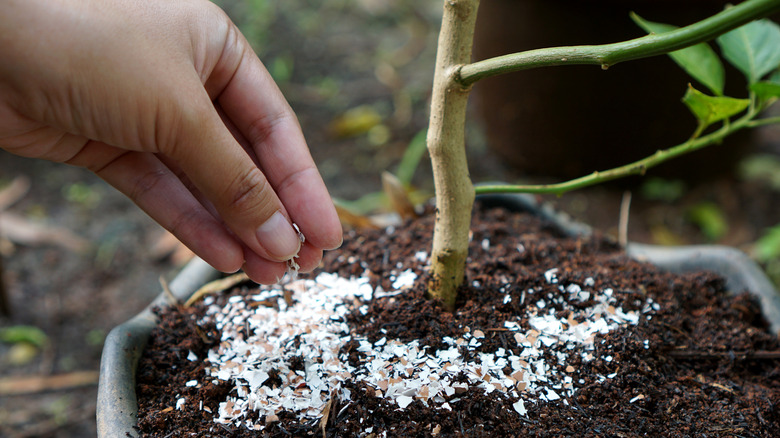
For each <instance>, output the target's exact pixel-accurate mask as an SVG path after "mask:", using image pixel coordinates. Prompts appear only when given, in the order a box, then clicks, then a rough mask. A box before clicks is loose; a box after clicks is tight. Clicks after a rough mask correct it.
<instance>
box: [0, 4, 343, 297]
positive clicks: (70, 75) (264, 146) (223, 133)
mask: <svg viewBox="0 0 780 438" xmlns="http://www.w3.org/2000/svg"><path fill="white" fill-rule="evenodd" d="M0 10H2V11H3V12H2V14H0V60H1V61H0V147H2V148H3V149H5V150H7V151H9V152H11V153H14V154H18V155H22V156H26V157H34V158H42V159H46V160H51V161H56V162H62V163H67V164H71V165H75V166H81V167H85V168H87V169H89V170H91V171H93V172H95V173H96V174H97V175H98V176H100V177H101V178H103V179H104V180H105V181H107V182H108V183H109V184H111V185H113V186H114V187H116V188H117V189H118V190H120V191H121V192H122V193H124V194H125V195H127V196H128V197H129V198H131V199H132V200H133V201H134V202H135V203H136V204H137V205H138V206H140V207H141V208H142V209H143V210H145V211H146V212H147V213H148V214H149V215H150V216H151V217H152V218H153V219H155V220H156V221H157V222H159V223H160V224H161V225H162V226H164V227H165V228H167V229H168V230H170V231H171V232H172V233H173V234H174V235H176V236H177V237H178V238H179V240H181V241H182V242H183V243H184V244H186V245H187V246H188V247H189V248H191V249H192V250H193V251H194V252H195V253H196V254H198V255H199V256H200V257H201V258H203V259H204V260H205V261H206V262H208V263H210V264H211V265H212V266H214V267H215V268H217V269H219V270H221V271H225V272H234V271H237V270H239V269H241V268H243V269H244V270H245V271H246V273H247V274H248V275H249V277H250V278H251V279H253V280H255V281H257V282H259V283H272V282H275V281H277V280H278V279H279V278H281V277H282V276H283V274H284V272H285V271H286V269H287V260H289V259H291V258H292V257H293V256H297V257H298V258H296V259H295V260H296V261H297V263H298V264H299V265H300V267H301V271H309V270H311V269H313V268H314V267H315V266H316V265H317V264H318V263H319V262H320V260H321V257H322V251H323V250H327V249H333V248H336V247H338V246H339V245H340V244H341V239H342V236H341V226H340V224H339V221H338V217H337V215H336V212H335V209H334V207H333V204H332V202H331V199H330V196H329V195H328V191H327V189H326V187H325V185H324V184H323V181H322V178H321V177H320V174H319V172H318V171H317V169H316V167H315V164H314V162H313V160H312V158H311V155H310V153H309V150H308V147H307V145H306V142H305V140H304V137H303V134H302V132H301V129H300V126H299V124H298V121H297V118H296V117H295V114H294V113H293V111H292V109H291V108H290V106H289V104H288V103H287V101H286V100H285V99H284V97H283V96H282V94H281V92H280V91H279V89H278V87H277V86H276V84H275V83H274V82H273V80H272V79H271V77H270V76H269V74H268V72H267V71H266V69H265V68H264V67H263V65H262V63H261V61H260V60H259V59H258V58H257V56H256V55H255V53H254V52H253V51H252V49H251V47H250V46H249V44H248V43H247V42H246V40H245V39H244V37H243V36H242V35H241V33H240V32H239V31H238V29H237V28H236V27H235V25H234V24H233V23H232V22H231V21H230V20H229V19H228V18H227V16H226V15H225V14H224V13H223V12H222V11H221V10H220V9H219V8H218V7H217V6H215V5H213V4H212V3H210V2H208V1H207V0H108V1H107V0H0ZM292 223H295V224H297V226H298V227H299V228H300V230H301V232H302V233H303V235H304V236H305V237H306V240H305V243H303V244H301V242H300V240H299V238H298V234H297V232H296V231H295V230H294V229H293V227H292Z"/></svg>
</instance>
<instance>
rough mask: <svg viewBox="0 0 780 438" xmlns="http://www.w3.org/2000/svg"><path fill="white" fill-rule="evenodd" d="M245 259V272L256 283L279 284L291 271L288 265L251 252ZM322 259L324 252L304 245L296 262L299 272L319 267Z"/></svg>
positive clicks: (248, 252) (246, 253)
mask: <svg viewBox="0 0 780 438" xmlns="http://www.w3.org/2000/svg"><path fill="white" fill-rule="evenodd" d="M245 257H246V263H245V264H244V272H246V274H247V275H248V276H249V278H250V279H251V280H252V281H254V282H256V283H260V284H272V283H277V282H278V281H279V280H281V279H282V277H283V276H284V274H285V273H286V272H288V269H289V267H288V264H287V263H280V262H272V261H270V260H268V259H264V258H262V257H260V256H258V255H257V254H255V253H254V252H252V251H249V250H247V251H246V252H245ZM321 259H322V250H320V249H318V248H314V247H312V246H311V245H306V244H304V245H302V246H301V251H300V253H299V255H298V257H296V258H295V259H294V261H295V263H297V264H298V266H299V267H300V268H299V272H310V271H312V270H313V269H314V268H316V267H317V265H319V263H320V260H321Z"/></svg>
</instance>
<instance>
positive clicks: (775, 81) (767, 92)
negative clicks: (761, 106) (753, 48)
mask: <svg viewBox="0 0 780 438" xmlns="http://www.w3.org/2000/svg"><path fill="white" fill-rule="evenodd" d="M750 91H752V92H754V93H756V96H757V97H758V98H759V99H761V100H764V101H766V100H769V99H772V98H780V70H775V72H774V73H773V74H772V75H771V76H770V77H769V78H767V79H766V80H764V81H760V82H756V83H755V84H752V85H750Z"/></svg>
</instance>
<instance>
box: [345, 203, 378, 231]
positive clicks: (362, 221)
mask: <svg viewBox="0 0 780 438" xmlns="http://www.w3.org/2000/svg"><path fill="white" fill-rule="evenodd" d="M336 213H338V215H339V221H341V224H342V225H344V226H346V227H349V228H370V229H379V226H378V225H376V224H375V223H374V221H373V220H372V219H371V218H369V217H368V216H363V215H360V214H355V213H352V212H351V211H349V210H347V209H346V208H344V207H341V206H339V205H336Z"/></svg>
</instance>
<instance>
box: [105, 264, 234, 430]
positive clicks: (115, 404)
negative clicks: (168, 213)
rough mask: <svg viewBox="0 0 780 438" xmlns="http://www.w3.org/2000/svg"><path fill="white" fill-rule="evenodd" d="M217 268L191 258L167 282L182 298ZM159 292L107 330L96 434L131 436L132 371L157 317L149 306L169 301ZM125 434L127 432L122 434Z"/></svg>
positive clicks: (213, 275) (211, 276) (135, 408)
mask: <svg viewBox="0 0 780 438" xmlns="http://www.w3.org/2000/svg"><path fill="white" fill-rule="evenodd" d="M218 275H219V272H218V271H216V270H215V269H214V268H212V267H211V266H209V265H208V264H207V263H206V262H204V261H203V260H201V259H198V258H195V259H193V260H192V261H190V262H189V263H188V264H187V265H186V266H185V267H184V269H182V270H181V272H180V273H179V274H178V275H177V276H176V278H175V279H174V280H173V281H172V282H171V283H170V285H169V289H170V291H171V293H173V295H174V296H175V297H176V299H178V300H180V301H183V300H186V299H187V298H188V297H189V296H190V295H192V293H194V292H195V291H196V290H197V289H198V288H199V287H200V286H202V285H203V284H205V283H206V282H208V281H210V280H212V279H214V278H217V276H218ZM169 302H170V301H169V298H168V297H167V296H166V294H165V293H161V294H160V296H158V297H157V298H156V299H155V300H154V301H153V302H152V303H151V304H149V306H148V307H147V308H146V309H144V310H143V311H142V312H141V313H139V314H138V315H136V316H135V317H133V318H132V319H130V320H129V321H127V322H125V323H124V324H122V325H119V326H117V327H116V328H114V329H113V330H111V332H110V333H109V334H108V336H107V337H106V340H105V344H104V347H103V355H102V356H101V360H100V382H99V386H98V401H97V430H98V436H99V437H105V438H115V437H124V436H135V430H134V427H135V426H136V424H137V421H136V414H137V412H138V402H137V401H136V393H135V374H136V366H137V365H138V359H139V358H140V357H141V353H142V352H143V349H144V347H145V346H146V341H147V339H148V338H149V334H150V333H151V332H152V329H153V328H154V327H155V325H157V318H156V317H155V316H154V314H153V313H152V309H153V308H155V307H157V306H160V305H164V304H166V303H169ZM125 434H127V435H125Z"/></svg>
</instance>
